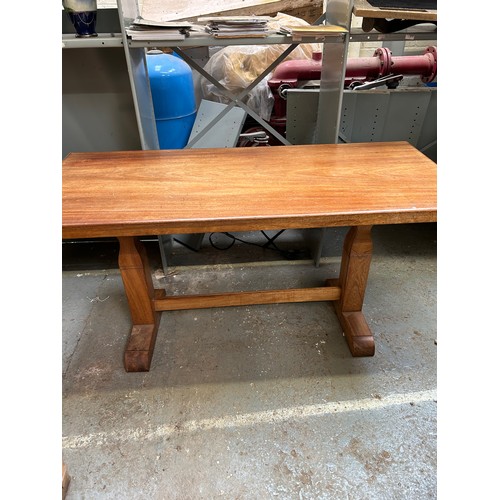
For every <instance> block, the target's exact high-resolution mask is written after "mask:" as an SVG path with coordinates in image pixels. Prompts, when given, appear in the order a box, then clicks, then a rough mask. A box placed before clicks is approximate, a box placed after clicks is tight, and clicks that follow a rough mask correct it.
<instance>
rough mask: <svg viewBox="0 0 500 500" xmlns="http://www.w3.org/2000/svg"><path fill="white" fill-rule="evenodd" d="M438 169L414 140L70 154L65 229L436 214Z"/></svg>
mask: <svg viewBox="0 0 500 500" xmlns="http://www.w3.org/2000/svg"><path fill="white" fill-rule="evenodd" d="M436 170H437V166H436V164H435V163H434V162H432V161H431V160H430V159H428V158H427V157H426V156H425V155H424V154H422V153H420V152H419V151H418V150H417V149H416V148H414V147H413V146H411V145H410V144H409V143H407V142H383V143H360V144H337V145H333V144H328V145H304V146H275V147H262V148H229V149H183V150H152V151H118V152H98V153H70V154H69V155H68V156H67V157H66V158H65V159H64V160H63V165H62V236H63V239H64V238H87V237H111V236H117V237H119V236H141V235H156V234H169V233H174V234H177V233H196V232H198V233H200V232H208V231H247V230H248V231H250V230H260V229H262V230H266V229H267V230H270V229H283V228H299V229H300V228H310V227H333V226H352V225H355V226H356V225H371V224H395V223H409V222H434V221H436V218H437V186H436V184H437V183H436Z"/></svg>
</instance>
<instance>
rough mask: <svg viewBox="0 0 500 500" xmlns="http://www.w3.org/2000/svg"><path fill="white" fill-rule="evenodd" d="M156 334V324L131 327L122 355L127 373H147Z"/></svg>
mask: <svg viewBox="0 0 500 500" xmlns="http://www.w3.org/2000/svg"><path fill="white" fill-rule="evenodd" d="M157 332H158V324H155V325H134V326H133V327H132V331H131V332H130V337H129V340H128V343H127V347H126V349H125V355H124V366H125V370H126V371H127V372H148V371H149V367H150V366H151V359H152V358H153V351H154V348H155V342H156V334H157Z"/></svg>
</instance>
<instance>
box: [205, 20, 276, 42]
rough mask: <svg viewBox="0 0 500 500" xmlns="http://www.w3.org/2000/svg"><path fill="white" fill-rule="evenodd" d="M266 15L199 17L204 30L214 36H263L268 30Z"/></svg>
mask: <svg viewBox="0 0 500 500" xmlns="http://www.w3.org/2000/svg"><path fill="white" fill-rule="evenodd" d="M270 20H271V18H270V17H267V16H232V17H227V16H217V17H199V18H198V22H200V23H206V25H205V30H206V31H207V33H210V34H211V35H213V36H214V37H215V38H264V37H266V36H267V35H268V34H269V33H270V31H269V28H268V26H267V23H268V22H269V21H270Z"/></svg>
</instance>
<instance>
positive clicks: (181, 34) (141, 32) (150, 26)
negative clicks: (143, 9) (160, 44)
mask: <svg viewBox="0 0 500 500" xmlns="http://www.w3.org/2000/svg"><path fill="white" fill-rule="evenodd" d="M191 26H192V25H191V23H189V22H186V21H152V20H148V19H143V18H142V17H138V18H137V19H134V21H133V23H132V24H131V25H130V26H129V27H128V28H126V33H127V35H128V36H129V37H130V38H131V39H132V40H184V39H185V38H186V36H189V30H190V29H191Z"/></svg>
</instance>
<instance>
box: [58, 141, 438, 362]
mask: <svg viewBox="0 0 500 500" xmlns="http://www.w3.org/2000/svg"><path fill="white" fill-rule="evenodd" d="M436 170H437V166H436V164H435V163H434V162H433V161H431V160H430V159H428V158H427V157H426V156H425V155H424V154H422V153H421V152H419V151H418V150H417V149H415V148H414V147H413V146H411V145H410V144H409V143H407V142H384V143H362V144H336V145H335V144H329V145H304V146H274V147H260V148H250V147H249V148H231V149H183V150H151V151H118V152H102V153H70V154H69V155H68V156H67V157H66V158H65V159H64V160H63V166H62V237H63V239H75V238H100V237H106V238H109V237H116V238H118V240H119V242H120V252H119V257H118V263H119V267H120V272H121V276H122V279H123V284H124V287H125V293H126V296H127V300H128V304H129V308H130V315H131V320H132V331H131V334H130V337H129V341H128V345H127V347H126V350H125V357H124V365H125V369H126V370H127V371H147V370H149V367H150V364H151V358H152V356H153V350H154V345H155V340H156V333H157V331H158V326H159V322H160V316H161V312H162V311H172V310H178V309H196V308H207V307H222V306H241V305H251V304H274V303H282V302H309V301H332V302H333V305H334V307H335V311H336V313H337V316H338V319H339V321H340V323H341V326H342V329H343V331H344V333H345V336H346V339H347V342H348V345H349V348H350V351H351V353H352V355H353V356H372V355H373V354H374V351H375V344H374V339H373V335H372V333H371V331H370V328H369V327H368V324H367V322H366V320H365V318H364V316H363V313H362V306H363V300H364V294H365V288H366V284H367V279H368V272H369V268H370V261H371V256H372V239H371V235H370V232H371V227H372V225H375V224H400V223H414V222H416V223H418V222H435V221H436V220H437V189H436V188H437V186H436V185H437V182H436V178H437V175H436ZM334 226H351V228H350V230H349V232H348V233H347V235H346V238H345V241H344V247H343V252H342V261H341V266H340V273H339V276H338V278H337V279H329V280H327V281H326V283H325V286H321V287H315V288H295V289H285V290H262V291H252V292H237V291H236V292H232V293H219V294H210V295H191V296H185V295H175V296H167V295H166V293H165V291H164V290H158V289H154V286H153V280H152V275H151V270H150V268H149V264H148V259H147V255H146V251H145V249H144V247H143V245H142V243H141V241H140V237H141V236H147V235H159V234H182V233H204V232H225V231H256V230H276V229H277V230H279V229H305V228H321V227H334Z"/></svg>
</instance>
